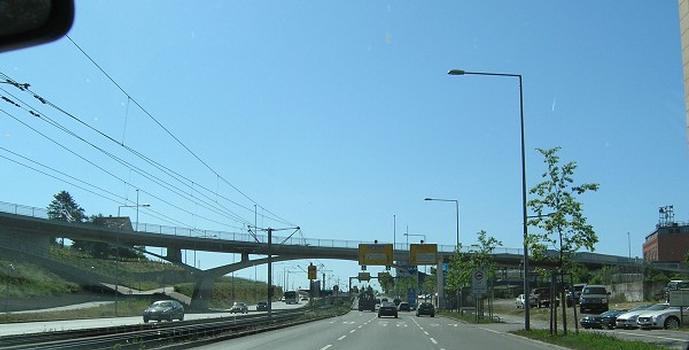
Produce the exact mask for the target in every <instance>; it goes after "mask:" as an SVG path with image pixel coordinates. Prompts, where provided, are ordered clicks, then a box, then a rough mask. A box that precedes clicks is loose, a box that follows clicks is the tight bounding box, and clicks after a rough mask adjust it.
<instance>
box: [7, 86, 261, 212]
mask: <svg viewBox="0 0 689 350" xmlns="http://www.w3.org/2000/svg"><path fill="white" fill-rule="evenodd" d="M0 90H2V91H4V92H6V93H8V94H9V95H10V96H12V97H13V98H17V97H16V96H14V95H12V94H11V93H9V92H7V91H6V90H5V89H3V88H1V87H0ZM2 97H3V99H4V100H6V101H8V102H9V103H12V104H13V105H15V106H17V107H19V108H22V109H24V110H27V109H26V108H24V107H22V106H21V105H19V104H16V103H15V102H14V101H12V100H10V99H7V98H6V97H4V96H2ZM17 99H18V100H19V101H20V102H22V103H23V104H24V105H26V106H28V107H29V108H30V110H27V111H28V112H29V113H30V114H31V115H32V116H34V117H37V118H40V119H41V120H43V121H45V122H47V123H48V124H50V125H52V126H54V127H56V128H58V129H60V130H61V131H63V132H65V133H67V134H68V135H70V136H72V137H75V138H77V139H78V140H80V141H82V142H84V143H86V144H87V145H89V146H91V147H93V148H95V149H96V150H98V151H100V152H101V153H103V154H105V155H106V156H108V157H110V158H112V159H113V160H115V161H117V162H118V163H120V164H122V165H123V166H125V167H127V168H129V169H130V170H133V171H135V172H136V173H138V174H139V175H141V176H143V177H145V178H147V179H148V180H150V181H153V182H155V183H157V184H158V185H160V186H161V187H164V188H166V189H167V190H169V191H171V192H173V193H175V194H177V195H179V196H180V197H182V198H183V199H186V200H189V198H188V197H189V196H190V197H191V198H192V199H191V201H192V202H193V203H196V200H195V197H193V195H190V194H189V193H186V192H184V190H182V189H180V188H179V187H177V186H175V185H173V184H171V183H169V182H167V181H165V180H162V179H161V178H159V177H157V176H155V175H153V174H151V173H149V172H147V171H145V170H143V169H141V168H139V167H137V166H136V165H134V164H132V163H130V162H128V161H126V160H124V159H122V158H120V157H117V156H115V155H114V154H112V153H110V152H108V151H106V150H104V149H103V148H101V147H99V146H97V145H95V144H93V143H92V142H90V141H88V140H86V139H84V138H83V137H81V136H79V135H77V134H76V133H75V132H73V131H71V130H70V129H68V128H66V127H64V126H63V125H62V124H60V123H59V122H57V121H55V120H54V119H52V118H50V117H48V116H47V115H45V114H44V113H42V112H39V111H37V110H35V109H33V107H30V106H29V105H28V104H27V103H26V102H25V101H23V100H21V99H19V98H17ZM22 124H25V123H23V122H22ZM25 126H28V125H26V124H25ZM34 131H36V130H34ZM53 142H56V141H53ZM56 143H57V142H56ZM63 148H65V147H64V146H63ZM69 151H70V152H72V151H71V150H69ZM72 153H74V152H72ZM91 164H92V165H93V163H91ZM109 175H113V174H112V173H109ZM117 179H118V180H120V181H122V182H125V183H126V182H127V181H126V180H124V179H122V178H121V177H117ZM198 200H199V201H202V202H203V203H204V204H205V205H203V207H204V208H206V209H209V210H211V211H213V212H215V213H216V214H219V215H228V216H229V217H230V218H232V219H233V220H235V221H237V222H239V223H241V224H244V225H246V224H247V223H248V221H247V220H246V219H244V218H242V217H241V216H239V215H238V214H236V213H234V212H232V211H230V210H228V209H226V208H224V207H223V208H224V209H225V211H226V212H225V213H222V212H221V211H222V210H218V209H217V208H212V204H210V203H208V201H205V200H202V199H198ZM196 204H198V203H196ZM216 204H217V203H216Z"/></svg>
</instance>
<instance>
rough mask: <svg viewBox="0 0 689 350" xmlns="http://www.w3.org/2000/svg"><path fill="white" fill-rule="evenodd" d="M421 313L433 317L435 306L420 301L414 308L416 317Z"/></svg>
mask: <svg viewBox="0 0 689 350" xmlns="http://www.w3.org/2000/svg"><path fill="white" fill-rule="evenodd" d="M423 315H428V316H431V317H435V307H434V306H433V304H431V303H425V302H424V303H421V304H420V305H419V307H418V308H417V309H416V317H421V316H423Z"/></svg>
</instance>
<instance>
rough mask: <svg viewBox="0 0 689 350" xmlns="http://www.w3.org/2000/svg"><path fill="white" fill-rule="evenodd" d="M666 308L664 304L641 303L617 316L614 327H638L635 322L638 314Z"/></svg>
mask: <svg viewBox="0 0 689 350" xmlns="http://www.w3.org/2000/svg"><path fill="white" fill-rule="evenodd" d="M664 309H667V306H666V304H655V305H641V306H638V307H635V308H633V309H631V310H629V311H627V312H625V313H623V314H622V315H619V316H617V319H616V320H615V328H621V329H630V328H637V327H639V326H638V325H637V324H636V318H637V317H639V315H640V314H642V313H644V312H647V311H654V310H664Z"/></svg>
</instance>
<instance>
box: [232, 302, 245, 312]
mask: <svg viewBox="0 0 689 350" xmlns="http://www.w3.org/2000/svg"><path fill="white" fill-rule="evenodd" d="M230 313H233V314H247V313H249V307H248V306H246V303H243V302H241V301H235V302H234V304H232V307H231V308H230Z"/></svg>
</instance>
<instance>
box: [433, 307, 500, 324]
mask: <svg viewBox="0 0 689 350" xmlns="http://www.w3.org/2000/svg"><path fill="white" fill-rule="evenodd" d="M438 314H439V315H442V316H445V317H449V318H453V319H455V320H459V321H464V322H467V323H502V321H500V320H499V319H490V318H489V317H488V315H486V316H485V317H484V318H481V319H479V320H478V322H476V315H474V314H473V313H466V312H465V313H464V314H463V315H460V314H459V312H455V311H445V310H441V311H440V312H439V313H438Z"/></svg>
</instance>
